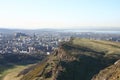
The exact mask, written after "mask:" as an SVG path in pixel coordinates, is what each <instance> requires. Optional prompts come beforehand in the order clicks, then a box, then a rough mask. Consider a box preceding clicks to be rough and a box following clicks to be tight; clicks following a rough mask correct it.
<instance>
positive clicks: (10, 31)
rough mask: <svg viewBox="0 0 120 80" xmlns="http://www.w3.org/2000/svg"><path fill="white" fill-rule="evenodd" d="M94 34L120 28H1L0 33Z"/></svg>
mask: <svg viewBox="0 0 120 80" xmlns="http://www.w3.org/2000/svg"><path fill="white" fill-rule="evenodd" d="M84 31H85V32H94V31H117V32H118V31H120V28H118V27H112V28H106V27H104V28H95V27H88V28H84V27H83V28H70V29H50V28H43V29H33V30H31V29H7V28H0V33H13V32H27V33H29V32H33V33H34V32H35V33H39V32H84Z"/></svg>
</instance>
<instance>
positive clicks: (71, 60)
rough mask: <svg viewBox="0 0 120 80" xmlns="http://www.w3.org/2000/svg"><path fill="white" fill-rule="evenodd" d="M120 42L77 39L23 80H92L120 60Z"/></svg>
mask: <svg viewBox="0 0 120 80" xmlns="http://www.w3.org/2000/svg"><path fill="white" fill-rule="evenodd" d="M119 44H120V43H117V42H110V41H101V40H88V39H80V38H75V39H71V41H69V42H63V43H62V44H61V46H60V47H59V49H58V50H55V51H54V53H53V54H52V55H50V56H49V57H48V59H47V61H43V63H42V64H38V65H37V66H35V67H34V68H33V69H31V70H30V71H28V72H27V73H25V74H24V76H23V77H22V79H21V80H35V79H36V80H54V79H56V80H91V79H92V77H93V76H94V75H96V74H97V73H98V72H99V71H100V70H102V69H104V68H106V67H108V66H110V65H112V64H113V63H114V62H115V61H116V60H118V59H120V45H119Z"/></svg>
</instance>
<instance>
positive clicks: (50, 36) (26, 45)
mask: <svg viewBox="0 0 120 80" xmlns="http://www.w3.org/2000/svg"><path fill="white" fill-rule="evenodd" d="M70 37H79V38H88V39H97V40H110V41H117V42H120V34H108V33H105V34H103V33H93V32H59V31H58V32H57V31H53V32H52V31H50V32H49V31H46V32H44V31H43V32H42V31H41V32H39V33H37V34H36V33H21V32H17V33H9V34H4V33H0V54H7V53H14V54H16V53H27V54H33V53H41V54H42V53H47V54H50V53H51V52H52V51H53V50H54V49H55V48H57V47H58V46H59V43H60V42H62V41H69V40H70Z"/></svg>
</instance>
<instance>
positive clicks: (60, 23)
mask: <svg viewBox="0 0 120 80" xmlns="http://www.w3.org/2000/svg"><path fill="white" fill-rule="evenodd" d="M119 3H120V1H119V0H91V1H90V0H34V1H33V0H20V1H18V0H17V1H16V0H11V1H9V0H4V1H0V28H10V29H41V28H53V29H69V28H70V29H71V28H80V29H82V28H85V29H87V28H120V22H119V21H120V15H119V14H120V10H119V8H120V5H119Z"/></svg>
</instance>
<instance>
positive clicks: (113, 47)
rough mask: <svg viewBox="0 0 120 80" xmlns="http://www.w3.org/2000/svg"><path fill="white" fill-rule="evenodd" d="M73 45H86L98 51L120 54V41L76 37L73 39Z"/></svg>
mask: <svg viewBox="0 0 120 80" xmlns="http://www.w3.org/2000/svg"><path fill="white" fill-rule="evenodd" d="M72 43H73V45H78V46H81V47H86V48H89V49H92V50H94V51H97V52H104V53H105V54H106V55H107V54H120V43H115V42H110V41H100V40H88V39H79V38H76V39H74V40H73V41H72Z"/></svg>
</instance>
